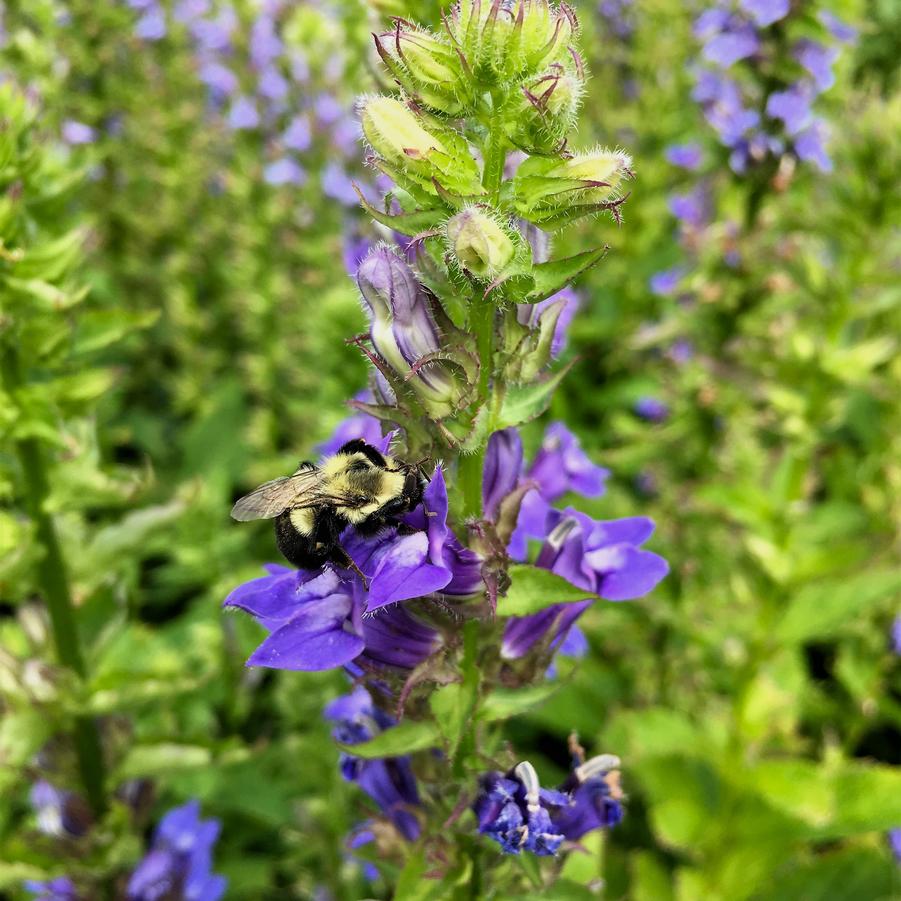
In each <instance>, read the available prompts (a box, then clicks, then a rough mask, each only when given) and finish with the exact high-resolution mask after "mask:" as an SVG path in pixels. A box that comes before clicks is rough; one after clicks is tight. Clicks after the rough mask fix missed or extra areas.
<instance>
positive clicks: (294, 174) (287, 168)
mask: <svg viewBox="0 0 901 901" xmlns="http://www.w3.org/2000/svg"><path fill="white" fill-rule="evenodd" d="M306 180H307V173H306V170H305V169H304V167H303V166H301V165H300V163H298V162H297V160H295V159H292V158H291V157H290V156H283V157H281V158H279V159H277V160H273V161H272V162H271V163H269V164H268V165H267V166H266V167H265V168H264V169H263V181H264V182H266V184H267V185H273V186H275V187H281V186H282V185H302V184H305V183H306Z"/></svg>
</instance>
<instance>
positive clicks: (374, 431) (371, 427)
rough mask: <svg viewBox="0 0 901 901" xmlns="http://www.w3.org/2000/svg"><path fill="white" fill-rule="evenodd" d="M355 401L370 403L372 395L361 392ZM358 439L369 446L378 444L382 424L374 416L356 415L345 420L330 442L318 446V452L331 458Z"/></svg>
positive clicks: (367, 392) (380, 438)
mask: <svg viewBox="0 0 901 901" xmlns="http://www.w3.org/2000/svg"><path fill="white" fill-rule="evenodd" d="M355 399H356V400H361V401H369V400H370V399H371V394H370V392H369V391H361V392H360V393H359V394H358V395H357V396H356V398H355ZM356 438H362V439H363V441H365V442H366V443H367V444H377V443H378V442H380V441H381V440H382V427H381V424H380V423H379V421H378V420H377V419H376V418H375V417H374V416H367V415H366V414H365V413H356V414H354V415H353V416H349V417H348V418H347V419H345V420H343V421H342V422H341V423H340V424H339V425H338V427H337V428H336V429H335V432H334V434H333V435H332V437H331V438H329V440H328V441H324V442H323V443H322V444H319V445H317V446H316V451H317V453H320V454H322V456H323V457H330V456H331V455H332V454H336V453H338V449H339V448H340V447H343V446H344V445H345V444H347V442H348V441H353V440H354V439H356Z"/></svg>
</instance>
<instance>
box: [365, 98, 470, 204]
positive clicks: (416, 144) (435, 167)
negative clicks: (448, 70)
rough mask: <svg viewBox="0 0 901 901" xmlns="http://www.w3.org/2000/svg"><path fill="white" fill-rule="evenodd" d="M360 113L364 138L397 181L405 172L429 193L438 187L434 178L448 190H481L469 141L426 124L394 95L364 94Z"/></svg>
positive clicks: (447, 130)
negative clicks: (368, 96) (364, 99)
mask: <svg viewBox="0 0 901 901" xmlns="http://www.w3.org/2000/svg"><path fill="white" fill-rule="evenodd" d="M361 118H362V125H363V133H364V134H365V135H366V139H367V140H368V141H369V143H370V144H371V145H372V148H373V150H375V152H376V153H377V154H378V155H379V156H380V157H381V158H382V159H383V160H385V161H386V162H387V163H388V164H389V165H388V166H386V167H383V168H385V170H386V171H388V172H389V174H390V175H391V176H392V177H394V178H395V179H397V180H401V181H402V177H403V175H407V176H408V177H410V179H411V180H412V181H413V182H415V184H416V185H418V187H420V188H424V189H425V190H426V191H428V192H429V193H431V194H438V192H439V189H438V187H437V186H436V185H435V182H436V181H437V182H438V183H439V184H440V185H441V187H442V188H444V189H445V190H447V191H449V192H451V193H456V194H460V195H463V196H469V195H475V194H481V193H483V191H482V187H481V182H480V179H479V167H478V165H477V164H476V161H475V160H474V159H473V158H472V156H471V154H470V153H469V146H468V145H467V143H466V141H465V140H464V139H463V137H462V136H461V135H459V134H457V133H456V132H455V131H453V130H452V129H449V128H443V127H441V126H440V125H438V124H437V123H435V124H433V123H431V122H430V121H428V120H427V119H426V117H424V116H422V115H421V114H417V113H414V112H413V110H412V109H411V108H410V107H409V106H408V105H407V104H406V103H403V102H402V101H400V100H396V99H395V98H393V97H382V96H378V97H371V98H369V99H368V100H366V101H365V102H364V104H363V107H362V117H361ZM401 187H404V185H403V184H401Z"/></svg>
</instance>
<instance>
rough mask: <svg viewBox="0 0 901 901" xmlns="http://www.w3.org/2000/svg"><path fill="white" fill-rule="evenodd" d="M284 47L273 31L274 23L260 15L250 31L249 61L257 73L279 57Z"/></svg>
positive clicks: (274, 30)
mask: <svg viewBox="0 0 901 901" xmlns="http://www.w3.org/2000/svg"><path fill="white" fill-rule="evenodd" d="M283 49H284V45H283V44H282V40H281V38H280V37H279V36H278V32H277V31H276V29H275V21H274V20H273V19H272V18H270V17H269V16H266V15H262V16H260V17H259V18H258V19H257V20H256V21H255V22H254V23H253V27H252V28H251V30H250V60H251V62H252V63H253V65H254V68H256V69H257V70H258V71H261V70H263V69H266V68H267V67H268V66H270V65H272V63H274V62H275V61H276V60H277V59H278V58H279V56H281V53H282V50H283Z"/></svg>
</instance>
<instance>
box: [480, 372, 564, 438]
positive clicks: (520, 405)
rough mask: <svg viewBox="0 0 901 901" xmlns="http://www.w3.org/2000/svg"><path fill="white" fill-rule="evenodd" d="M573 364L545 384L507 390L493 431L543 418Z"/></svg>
mask: <svg viewBox="0 0 901 901" xmlns="http://www.w3.org/2000/svg"><path fill="white" fill-rule="evenodd" d="M572 365H573V364H572V363H570V364H569V365H567V366H564V367H563V368H562V369H560V370H558V371H557V372H555V373H554V374H553V375H551V376H550V377H549V378H548V379H546V380H545V381H543V382H534V383H532V384H531V385H514V386H512V387H509V388H507V392H506V394H505V395H504V399H503V401H502V403H501V409H500V412H499V413H498V414H497V417H496V421H495V422H494V423H493V428H492V430H491V431H499V430H501V429H506V428H509V427H510V426H517V425H522V424H523V423H525V422H531V421H532V420H533V419H536V418H537V417H539V416H541V414H542V413H544V411H545V410H546V409H547V408H548V406H549V405H550V402H551V398H552V397H553V396H554V392H555V391H556V390H557V388H558V387H559V385H560V382H562V381H563V379H564V377H565V376H566V374H567V373H568V372H569V370H570V369H571V368H572Z"/></svg>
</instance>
